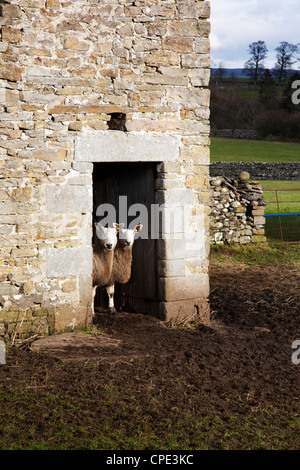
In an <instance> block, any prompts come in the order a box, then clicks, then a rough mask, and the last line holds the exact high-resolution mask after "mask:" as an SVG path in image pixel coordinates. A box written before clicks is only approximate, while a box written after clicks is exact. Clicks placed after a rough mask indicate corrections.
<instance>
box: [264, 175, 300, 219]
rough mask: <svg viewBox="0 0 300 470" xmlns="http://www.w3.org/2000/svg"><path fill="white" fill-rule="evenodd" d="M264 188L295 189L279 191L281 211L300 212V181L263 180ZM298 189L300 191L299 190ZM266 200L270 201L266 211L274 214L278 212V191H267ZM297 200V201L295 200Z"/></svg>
mask: <svg viewBox="0 0 300 470" xmlns="http://www.w3.org/2000/svg"><path fill="white" fill-rule="evenodd" d="M261 185H262V187H263V189H264V190H265V189H293V191H278V200H279V201H282V202H280V204H279V208H280V212H281V213H284V212H300V181H272V180H269V181H261ZM297 189H298V191H297ZM264 198H265V201H274V202H268V204H267V206H266V210H265V212H266V213H267V214H273V213H275V212H276V213H277V212H278V208H277V203H276V192H275V191H265V192H264ZM294 201H295V202H294Z"/></svg>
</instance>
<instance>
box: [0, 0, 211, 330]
mask: <svg viewBox="0 0 300 470" xmlns="http://www.w3.org/2000/svg"><path fill="white" fill-rule="evenodd" d="M209 15H210V4H209V2H207V1H198V0H184V1H183V0H166V1H163V0H139V1H137V0H8V1H4V0H1V1H0V22H1V42H0V97H1V102H0V134H1V138H0V195H1V199H0V214H1V221H0V253H1V256H0V335H2V336H6V337H7V338H9V337H11V336H13V337H23V338H26V337H29V336H31V335H34V334H38V333H40V334H51V333H53V332H59V331H63V330H65V329H68V328H71V329H73V328H77V327H82V326H86V325H89V324H91V322H92V315H91V303H92V244H93V236H94V235H93V225H94V224H93V222H94V221H95V220H100V219H101V217H102V219H103V218H104V217H105V213H104V212H105V211H104V212H103V213H102V212H101V211H100V212H101V213H100V212H98V213H97V210H98V209H99V207H100V208H102V209H103V208H105V207H106V206H105V204H110V205H111V206H112V207H115V208H116V218H122V220H123V221H124V223H127V224H130V223H131V222H132V221H134V220H138V218H139V216H141V211H142V209H141V208H144V209H145V212H144V214H143V218H144V222H143V223H144V227H143V230H142V232H141V233H140V237H139V238H138V239H137V240H136V241H135V244H134V261H133V268H132V279H131V281H130V283H129V284H128V285H127V286H125V297H126V307H127V308H128V310H127V311H128V312H132V311H133V312H140V313H145V314H147V313H148V314H152V315H156V316H158V317H159V318H161V319H162V320H170V321H182V320H183V319H186V320H192V319H195V318H205V317H206V318H207V316H208V312H209V310H208V301H207V297H208V294H209V282H208V254H209V218H208V214H209V89H208V85H209V76H210V69H209V67H210V46H209V32H210V24H209V21H208V18H209ZM122 204H123V206H122V208H123V209H122V211H121V209H120V205H122ZM125 204H127V205H126V206H125ZM102 209H101V210H102ZM145 214H146V215H145ZM126 215H127V216H128V218H127V220H124V217H125V216H126ZM125 219H126V217H125ZM154 219H155V220H154ZM145 220H146V223H145ZM118 221H121V220H117V222H118ZM102 297H103V296H102V295H101V293H99V294H98V295H97V302H98V305H99V306H101V305H102V303H103V302H105V299H103V298H102ZM103 307H105V305H103Z"/></svg>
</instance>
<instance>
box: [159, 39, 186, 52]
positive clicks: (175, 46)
mask: <svg viewBox="0 0 300 470" xmlns="http://www.w3.org/2000/svg"><path fill="white" fill-rule="evenodd" d="M162 48H163V49H165V50H169V51H174V52H180V53H182V52H193V49H194V41H193V38H185V37H176V36H175V37H174V36H166V37H165V38H163V40H162Z"/></svg>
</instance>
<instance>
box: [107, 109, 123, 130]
mask: <svg viewBox="0 0 300 470" xmlns="http://www.w3.org/2000/svg"><path fill="white" fill-rule="evenodd" d="M109 115H110V120H109V121H108V122H107V125H108V128H109V129H110V130H114V131H123V132H127V129H126V114H125V113H109Z"/></svg>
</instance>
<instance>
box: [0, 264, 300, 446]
mask: <svg viewBox="0 0 300 470" xmlns="http://www.w3.org/2000/svg"><path fill="white" fill-rule="evenodd" d="M210 283H211V298H210V303H211V322H210V324H207V325H203V324H200V323H199V324H193V325H181V326H180V327H178V326H177V327H175V326H174V325H165V324H163V323H161V322H160V321H159V320H157V319H155V318H153V317H148V316H143V315H139V314H129V313H128V314H127V313H118V314H116V315H109V314H106V313H99V314H97V318H96V326H97V328H98V329H99V330H101V332H103V333H104V335H100V336H99V335H97V336H92V338H94V339H95V341H94V340H93V339H92V340H91V341H90V342H89V343H86V344H83V345H82V347H80V348H78V347H77V348H76V347H75V345H74V344H73V345H72V342H71V343H66V344H65V345H64V347H63V346H61V347H57V348H52V349H51V347H50V349H49V348H48V351H47V350H46V349H45V350H44V351H40V352H37V351H36V350H29V349H27V350H20V349H16V348H13V349H9V351H8V356H7V364H6V365H5V366H1V367H0V387H1V388H0V393H1V396H2V399H3V397H5V398H4V401H3V402H2V403H3V405H2V406H1V411H0V423H1V422H2V427H1V426H0V448H9V446H10V445H11V447H12V448H30V446H31V444H30V443H31V442H33V443H34V442H36V441H38V442H40V448H42V449H43V448H45V449H49V448H50V449H55V448H65V449H72V448H78V449H79V448H83V449H85V448H87V449H89V448H93V449H155V448H156V449H158V448H161V449H162V448H165V449H178V448H179V449H184V448H186V449H232V450H234V449H289V450H291V449H299V447H300V435H299V416H300V402H299V399H300V394H299V392H300V364H299V365H297V364H294V363H293V361H292V354H293V353H296V350H295V349H292V343H293V342H294V341H295V340H297V339H300V308H299V306H300V293H299V286H300V274H299V272H298V273H297V272H296V271H293V270H284V269H269V268H259V267H244V268H235V267H234V268H226V270H223V269H212V272H211V276H210ZM82 338H83V337H82ZM99 338H100V339H99ZM101 338H102V339H101ZM295 356H296V358H297V354H295ZM295 356H294V357H295ZM298 357H299V359H300V351H299V355H298ZM16 390H18V391H19V392H18V394H17V398H16V396H14V393H16ZM21 391H23V392H24V393H26V396H28V397H29V399H30V400H31V404H30V405H29V404H28V403H27V402H26V399H25V398H24V395H21ZM109 393H110V396H108V395H109ZM13 396H14V398H11V397H13ZM51 397H52V398H51ZM64 397H68V401H66V399H64ZM108 398H109V400H108ZM51 400H52V401H51ZM70 402H72V407H71V406H70ZM76 403H77V404H78V406H77V408H76V406H75V405H76ZM5 405H6V406H5ZM73 405H74V406H73ZM51 407H52V408H53V407H54V408H55V407H56V408H57V410H59V411H57V416H56V415H55V411H54V410H53V409H52V411H51ZM56 408H55V409H56ZM51 413H52V414H51ZM59 420H60V421H59ZM58 421H59V422H60V425H61V426H65V427H68V428H72V429H73V434H72V436H73V437H72V439H71V438H70V437H69V436H68V435H67V434H66V431H65V432H61V434H60V437H58V436H57V435H56V433H57V429H58V424H57V423H58ZM3 423H6V424H5V425H3ZM9 423H10V424H11V425H9ZM104 423H105V424H104ZM51 426H52V427H51ZM105 426H106V438H105V437H103V428H104V427H105ZM111 426H113V429H114V430H115V431H113V432H112V431H111ZM49 427H50V428H49ZM78 429H80V430H81V431H80V432H81V435H80V436H79V439H76V432H77V431H78ZM1 430H2V431H1ZM116 430H118V432H116ZM104 434H105V433H104ZM100 435H101V436H100ZM26 436H27V437H26ZM10 443H11V444H10ZM32 445H33V444H32ZM31 448H34V446H33V447H31Z"/></svg>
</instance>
